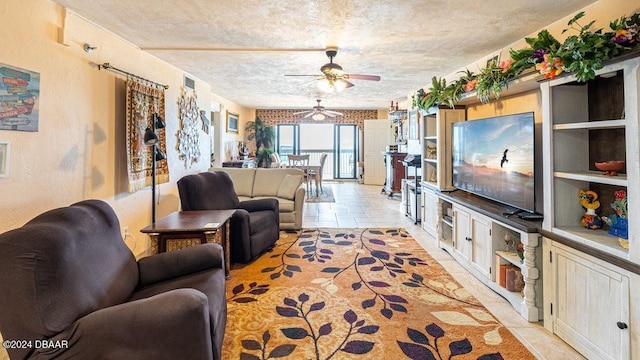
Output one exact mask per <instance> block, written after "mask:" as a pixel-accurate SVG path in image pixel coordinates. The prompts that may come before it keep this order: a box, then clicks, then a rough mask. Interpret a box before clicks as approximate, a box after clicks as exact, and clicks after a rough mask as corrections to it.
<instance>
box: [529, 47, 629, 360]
mask: <svg viewBox="0 0 640 360" xmlns="http://www.w3.org/2000/svg"><path fill="white" fill-rule="evenodd" d="M596 75H597V76H596V78H595V79H594V80H591V81H588V82H586V83H579V82H577V81H576V79H575V77H574V76H571V75H569V76H565V77H562V78H558V79H555V80H552V81H548V82H544V83H542V84H541V92H542V108H543V139H544V141H543V160H544V175H543V178H544V214H545V219H544V223H543V229H542V230H541V233H542V234H543V235H544V237H545V239H544V244H543V248H544V252H545V256H544V259H545V261H544V263H543V265H544V273H545V283H544V320H545V327H546V328H547V329H548V330H549V331H552V332H553V333H555V334H557V335H558V336H559V337H560V338H562V339H563V340H565V341H566V342H567V343H568V344H570V345H571V346H573V347H574V348H576V349H577V350H578V351H580V352H581V353H582V354H583V355H584V356H586V357H587V358H589V359H631V358H632V356H631V354H632V353H634V350H633V349H634V347H633V346H635V353H636V354H638V353H640V351H639V350H638V348H637V347H638V344H635V345H633V344H632V336H631V334H632V333H634V332H637V331H638V330H637V329H638V328H639V324H638V322H639V320H640V315H638V314H637V313H638V309H634V308H633V306H634V305H633V304H634V302H633V301H631V299H634V298H635V299H636V300H637V299H638V298H637V294H636V295H632V294H633V293H632V292H631V289H633V288H634V286H633V284H635V285H636V288H637V286H638V284H639V283H640V280H639V274H640V271H638V268H639V266H638V265H639V264H640V246H638V244H637V240H638V234H639V233H640V232H639V230H640V222H638V221H637V219H638V205H637V204H638V203H639V202H640V174H639V173H638V168H640V160H639V152H640V147H639V146H638V144H639V142H640V141H639V134H640V133H639V131H638V130H639V128H638V117H639V111H638V101H639V93H640V91H639V90H640V58H638V57H635V58H630V59H626V60H624V61H619V62H615V63H611V64H608V65H606V66H605V67H604V68H603V69H602V70H600V71H598V72H597V73H596ZM609 160H623V161H625V164H626V166H625V169H623V170H622V171H621V172H620V173H619V174H618V176H608V175H604V174H603V173H602V172H600V171H599V170H598V169H597V168H595V165H594V163H595V162H600V161H609ZM579 190H585V191H587V190H590V191H594V192H595V193H597V194H598V200H599V202H600V207H599V208H598V209H597V210H596V213H597V214H598V215H600V216H610V215H612V214H613V210H612V209H611V207H610V206H609V205H610V204H611V203H613V201H614V192H616V191H619V190H624V191H625V192H626V194H627V198H628V219H629V227H628V233H629V249H625V248H623V247H622V246H621V244H620V239H618V238H617V237H616V236H612V235H610V234H609V233H608V231H607V230H608V226H606V225H605V226H604V227H603V228H602V229H595V230H593V229H588V228H585V227H583V226H582V225H581V223H580V220H581V218H582V216H583V215H584V214H585V209H584V208H583V207H582V206H581V205H580V199H579V197H578V191H579ZM546 253H548V255H546ZM636 303H637V301H636Z"/></svg>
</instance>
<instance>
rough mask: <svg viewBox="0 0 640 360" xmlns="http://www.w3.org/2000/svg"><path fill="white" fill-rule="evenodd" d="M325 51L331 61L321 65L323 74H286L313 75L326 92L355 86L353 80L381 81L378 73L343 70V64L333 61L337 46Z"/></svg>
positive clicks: (320, 87)
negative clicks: (355, 72) (351, 72)
mask: <svg viewBox="0 0 640 360" xmlns="http://www.w3.org/2000/svg"><path fill="white" fill-rule="evenodd" d="M325 53H326V54H327V57H329V62H328V63H326V64H324V65H322V67H320V72H321V73H322V74H321V75H285V76H313V77H315V78H316V79H315V80H319V81H318V88H319V89H320V90H322V91H324V92H334V91H336V92H340V91H342V90H344V89H347V88H350V87H352V86H354V84H353V83H352V82H350V81H349V80H350V79H353V80H370V81H380V76H378V75H359V74H347V73H345V72H344V70H342V66H340V65H338V64H336V63H334V62H333V58H334V57H335V56H336V55H337V54H338V49H337V48H328V49H327V50H326V51H325Z"/></svg>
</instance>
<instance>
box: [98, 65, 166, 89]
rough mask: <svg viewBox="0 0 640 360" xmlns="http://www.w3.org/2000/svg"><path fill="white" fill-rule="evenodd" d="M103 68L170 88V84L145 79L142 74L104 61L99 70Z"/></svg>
mask: <svg viewBox="0 0 640 360" xmlns="http://www.w3.org/2000/svg"><path fill="white" fill-rule="evenodd" d="M102 68H105V69H107V70H111V71H115V72H119V73H121V74H125V75H127V76H131V77H134V78H137V79H139V80H142V81H146V82H149V83H152V84H154V85H156V86H160V87H163V88H165V89H168V88H169V85H164V84H160V83H157V82H155V81H151V80H149V79H145V78H143V77H142V76H138V75H136V74H132V73H130V72H128V71H124V70H121V69H118V68H117V67H114V66H111V64H109V63H104V64H102V65H100V64H98V70H102Z"/></svg>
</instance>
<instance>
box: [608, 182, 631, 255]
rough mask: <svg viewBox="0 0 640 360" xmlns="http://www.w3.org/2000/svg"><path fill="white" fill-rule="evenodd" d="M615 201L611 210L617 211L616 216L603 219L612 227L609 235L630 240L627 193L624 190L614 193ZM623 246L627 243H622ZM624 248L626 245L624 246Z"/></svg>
mask: <svg viewBox="0 0 640 360" xmlns="http://www.w3.org/2000/svg"><path fill="white" fill-rule="evenodd" d="M613 195H614V196H615V200H614V201H613V204H611V208H612V209H613V210H614V211H615V214H613V215H611V216H609V217H606V218H603V220H605V222H606V223H607V225H609V226H610V229H609V231H608V233H609V235H613V236H617V237H619V238H622V239H628V238H629V230H628V227H629V223H628V219H627V216H628V214H627V192H626V191H624V190H618V191H615V192H614V193H613ZM620 243H621V245H622V244H623V243H625V244H627V243H626V242H623V241H621V242H620ZM622 246H623V247H624V246H625V245H622Z"/></svg>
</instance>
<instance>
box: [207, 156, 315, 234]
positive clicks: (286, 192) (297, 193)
mask: <svg viewBox="0 0 640 360" xmlns="http://www.w3.org/2000/svg"><path fill="white" fill-rule="evenodd" d="M209 171H224V172H226V173H227V174H229V176H231V180H232V181H233V187H234V189H235V191H236V194H237V195H238V198H239V199H240V201H245V200H256V199H265V198H273V199H277V200H278V203H279V210H280V229H284V230H299V229H301V228H302V209H303V206H304V196H305V188H304V187H301V186H300V184H301V183H302V180H303V176H304V172H303V171H302V170H300V169H288V168H278V169H276V168H269V169H266V168H255V169H237V168H226V167H223V168H211V169H209Z"/></svg>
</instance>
